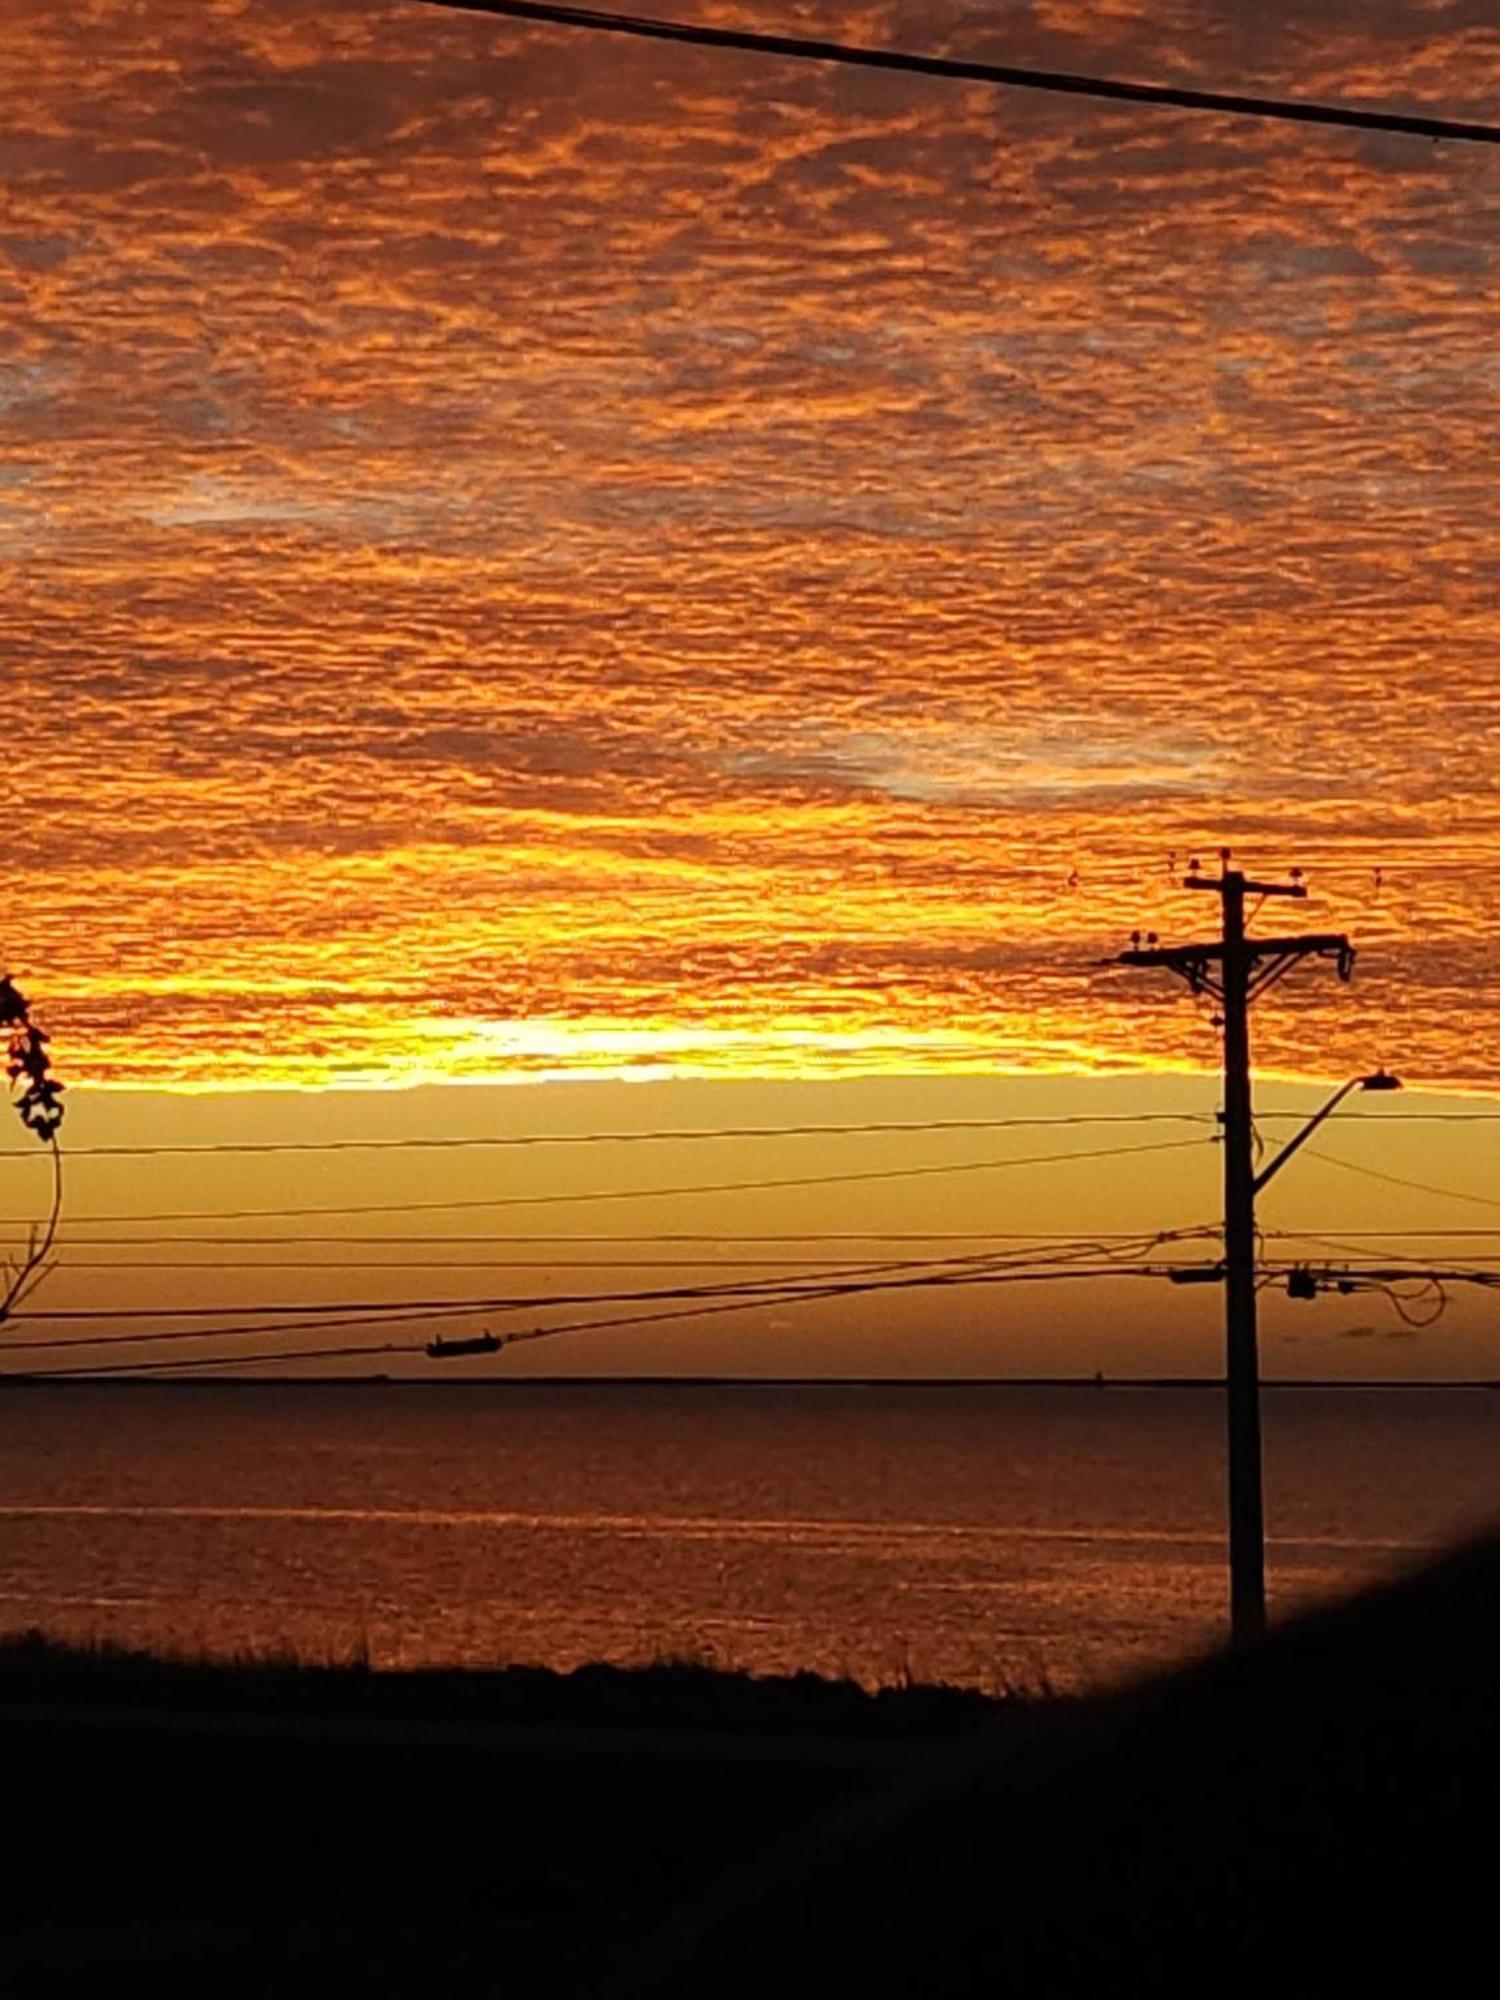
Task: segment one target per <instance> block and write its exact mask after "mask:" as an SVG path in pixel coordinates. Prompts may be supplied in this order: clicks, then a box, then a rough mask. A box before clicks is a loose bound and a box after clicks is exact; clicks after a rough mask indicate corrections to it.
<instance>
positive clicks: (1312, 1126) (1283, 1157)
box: [1250, 1069, 1402, 1194]
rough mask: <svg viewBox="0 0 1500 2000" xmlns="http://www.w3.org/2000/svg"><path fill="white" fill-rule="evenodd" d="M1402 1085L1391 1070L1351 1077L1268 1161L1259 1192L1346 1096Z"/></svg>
mask: <svg viewBox="0 0 1500 2000" xmlns="http://www.w3.org/2000/svg"><path fill="white" fill-rule="evenodd" d="M1401 1087H1402V1085H1401V1079H1400V1077H1399V1076H1392V1075H1391V1073H1390V1071H1389V1070H1388V1069H1377V1070H1372V1071H1371V1073H1370V1074H1369V1075H1368V1076H1351V1077H1350V1079H1349V1081H1348V1082H1347V1083H1345V1084H1340V1086H1339V1088H1338V1089H1337V1090H1336V1091H1335V1092H1334V1093H1333V1095H1332V1097H1330V1098H1329V1100H1328V1102H1327V1103H1326V1104H1325V1105H1324V1106H1323V1109H1322V1110H1321V1111H1315V1112H1314V1113H1313V1115H1312V1117H1311V1118H1309V1119H1308V1121H1307V1123H1306V1124H1305V1125H1304V1126H1303V1128H1302V1130H1301V1131H1300V1132H1299V1133H1298V1134H1297V1135H1296V1137H1295V1138H1293V1139H1288V1140H1287V1142H1286V1144H1285V1145H1284V1146H1283V1147H1282V1149H1281V1151H1280V1152H1279V1153H1278V1154H1277V1155H1276V1156H1275V1158H1274V1159H1272V1160H1269V1161H1267V1163H1266V1165H1265V1166H1263V1167H1262V1168H1261V1170H1260V1172H1259V1173H1258V1174H1257V1175H1256V1176H1255V1178H1254V1180H1253V1181H1252V1182H1251V1184H1250V1185H1251V1187H1252V1189H1253V1190H1254V1192H1255V1193H1256V1194H1259V1193H1260V1191H1261V1189H1262V1188H1263V1187H1264V1186H1265V1184H1266V1182H1267V1181H1268V1180H1269V1179H1270V1178H1271V1176H1272V1174H1276V1173H1280V1171H1281V1169H1282V1168H1283V1167H1284V1166H1285V1165H1286V1163H1287V1161H1288V1160H1289V1159H1290V1158H1291V1157H1292V1155H1293V1153H1296V1152H1300V1151H1301V1149H1302V1147H1304V1146H1305V1145H1306V1144H1307V1142H1308V1140H1309V1139H1310V1138H1311V1137H1312V1135H1313V1133H1314V1132H1316V1131H1317V1129H1318V1127H1319V1126H1320V1125H1321V1124H1322V1123H1323V1120H1324V1119H1325V1118H1331V1117H1332V1116H1333V1114H1334V1112H1335V1111H1337V1110H1338V1108H1339V1106H1340V1105H1341V1104H1342V1103H1343V1101H1344V1099H1345V1098H1346V1097H1348V1096H1350V1095H1351V1094H1352V1093H1353V1092H1354V1091H1356V1090H1400V1089H1401Z"/></svg>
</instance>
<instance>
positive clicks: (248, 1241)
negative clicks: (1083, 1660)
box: [63, 1229, 1500, 1249]
mask: <svg viewBox="0 0 1500 2000" xmlns="http://www.w3.org/2000/svg"><path fill="white" fill-rule="evenodd" d="M1382 1233H1383V1234H1385V1235H1389V1234H1390V1233H1391V1232H1390V1231H1389V1230H1386V1231H1383V1232H1382ZM1423 1233H1424V1234H1428V1233H1431V1232H1425V1231H1424V1232H1423ZM1461 1233H1462V1234H1464V1235H1469V1236H1472V1235H1476V1234H1479V1235H1482V1234H1484V1233H1485V1232H1484V1231H1475V1230H1465V1231H1462V1232H1461ZM1489 1233H1491V1234H1500V1231H1492V1232H1489ZM1090 1240H1091V1241H1093V1242H1096V1243H1110V1242H1120V1243H1138V1242H1139V1241H1140V1240H1141V1232H1140V1230H1138V1229H1096V1230H1093V1231H1092V1232H1091V1236H1090ZM1077 1241H1078V1238H1077V1237H1076V1236H1073V1235H1068V1234H1065V1233H1064V1232H1063V1231H1061V1230H1055V1229H1054V1230H1048V1229H803V1230H796V1229H787V1230H781V1229H772V1230H759V1231H753V1232H746V1231H738V1230H717V1229H699V1230H661V1229H657V1230H649V1229H647V1230H623V1231H619V1232H616V1233H614V1234H599V1233H595V1232H590V1233H588V1234H578V1235H574V1234H564V1233H549V1234H536V1233H523V1234H515V1233H512V1232H511V1231H510V1230H507V1231H506V1232H505V1233H504V1235H500V1234H497V1233H496V1232H495V1231H493V1230H491V1231H487V1232H486V1233H485V1234H484V1235H482V1236H472V1235H471V1236H452V1235H428V1234H426V1233H423V1234H421V1235H416V1236H400V1235H384V1234H382V1235H379V1236H358V1235H343V1234H337V1235H332V1234H323V1233H320V1232H318V1231H307V1230H286V1231H283V1232H281V1233H280V1234H278V1235H275V1236H234V1235H230V1236H216V1235H208V1234H196V1235H195V1234H190V1233H186V1232H184V1233H182V1234H177V1233H175V1232H171V1231H162V1232H154V1233H153V1234H151V1235H149V1236H139V1235H133V1236H71V1235H65V1236H64V1238H63V1242H64V1245H65V1246H67V1247H78V1248H85V1249H98V1248H103V1247H106V1246H108V1247H111V1248H126V1247H131V1248H133V1247H136V1246H139V1247H140V1248H142V1249H145V1248H147V1247H149V1246H154V1245H157V1244H199V1243H202V1244H210V1245H224V1246H229V1247H234V1248H240V1247H244V1246H247V1245H248V1246H256V1247H261V1248H265V1249H276V1248H281V1247H283V1246H285V1245H288V1244H295V1245H302V1244H309V1243H327V1244H333V1245H340V1246H343V1245H350V1244H366V1245H371V1246H385V1245H394V1244H418V1243H420V1244H430V1243H436V1244H443V1245H452V1244H458V1243H462V1244H488V1245H490V1246H492V1247H493V1246H494V1245H495V1244H537V1243H558V1244H564V1245H589V1246H594V1245H602V1244H608V1243H623V1244H631V1245H636V1246H639V1245H642V1244H648V1243H649V1244H666V1243H721V1244H722V1243H1043V1244H1052V1243H1076V1242H1077Z"/></svg>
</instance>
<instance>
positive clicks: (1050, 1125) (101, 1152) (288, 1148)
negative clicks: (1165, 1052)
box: [0, 1111, 1500, 1161]
mask: <svg viewBox="0 0 1500 2000" xmlns="http://www.w3.org/2000/svg"><path fill="white" fill-rule="evenodd" d="M1256 1116H1257V1117H1258V1118H1259V1119H1260V1121H1261V1122H1262V1123H1267V1122H1269V1121H1271V1120H1273V1119H1280V1120H1286V1119H1290V1118H1302V1117H1305V1116H1306V1113H1305V1112H1302V1111H1260V1112H1257V1114H1256ZM1214 1119H1215V1114H1214V1113H1213V1112H1212V1111H1114V1112H1068V1113H1061V1114H1058V1115H1055V1116H1051V1117H1042V1116H1037V1117H1015V1118H920V1119H894V1120H890V1121H886V1120H878V1119H874V1120H868V1121H861V1122H858V1123H853V1124H838V1125H719V1126H712V1127H708V1126H691V1127H686V1128H683V1129H681V1130H671V1129H668V1130H663V1131H650V1132H511V1133H503V1134H483V1135H478V1136H462V1137H412V1138H401V1139H243V1140H242V1139H232V1140H214V1141H205V1142H202V1143H199V1144H191V1143H188V1142H183V1143H181V1144H161V1145H141V1146H70V1147H69V1148H68V1158H69V1160H70V1161H71V1160H155V1159H169V1158H177V1159H211V1158H216V1157H219V1156H221V1155H234V1156H246V1157H250V1156H258V1155H261V1154H272V1155H280V1154H298V1153H310V1154H324V1153H446V1152H480V1151H502V1150H508V1149H512V1148H516V1147H533V1146H636V1145H691V1144H693V1143H695V1142H697V1141H700V1140H706V1139H716V1140H726V1139H739V1140H760V1139H768V1140H769V1139H835V1138H858V1137H867V1136H873V1135H876V1134H882V1135H895V1134H900V1133H907V1132H910V1133H914V1134H915V1133H934V1132H1018V1131H1043V1130H1053V1129H1066V1128H1068V1127H1070V1126H1090V1125H1211V1124H1213V1123H1214ZM1360 1123H1361V1124H1381V1123H1385V1124H1400V1125H1416V1124H1422V1125H1484V1124H1500V1111H1386V1112H1381V1111H1367V1112H1363V1113H1362V1114H1361V1115H1360ZM36 1158H38V1155H37V1153H36V1151H35V1149H34V1148H27V1147H24V1146H4V1147H0V1160H33V1159H36Z"/></svg>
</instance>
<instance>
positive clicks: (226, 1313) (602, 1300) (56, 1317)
mask: <svg viewBox="0 0 1500 2000" xmlns="http://www.w3.org/2000/svg"><path fill="white" fill-rule="evenodd" d="M1173 1234H1174V1233H1173V1232H1171V1231H1166V1232H1163V1233H1161V1234H1159V1235H1156V1236H1146V1237H1138V1238H1137V1239H1136V1242H1137V1243H1139V1244H1146V1245H1152V1246H1154V1245H1156V1244H1159V1243H1163V1242H1168V1241H1171V1240H1173ZM1069 1254H1070V1252H1069V1251H1068V1250H1063V1249H1059V1250H1056V1251H1054V1252H1053V1254H1052V1256H1051V1257H1050V1258H1048V1259H1046V1260H1042V1259H1038V1258H1034V1257H1033V1258H1028V1259H1025V1260H1021V1259H1019V1258H1017V1257H1015V1256H1012V1259H1011V1261H1013V1262H1015V1261H1026V1262H1028V1263H1033V1264H1035V1263H1040V1262H1043V1261H1045V1262H1048V1263H1057V1262H1065V1261H1067V1258H1068V1255H1069ZM1071 1254H1073V1255H1079V1254H1085V1255H1098V1254H1100V1248H1099V1246H1098V1245H1096V1244H1094V1243H1093V1242H1091V1241H1088V1240H1087V1239H1080V1240H1079V1241H1078V1242H1077V1243H1076V1244H1074V1245H1073V1246H1071ZM1105 1254H1108V1253H1105ZM1001 1261H1003V1259H1002V1256H1000V1255H990V1256H989V1257H987V1258H986V1257H985V1256H983V1255H976V1256H971V1257H950V1258H942V1259H930V1258H929V1259H900V1260H898V1261H896V1262H890V1261H886V1262H882V1263H879V1264H873V1265H872V1264H863V1265H860V1264H856V1265H854V1266H853V1267H852V1269H853V1271H855V1272H871V1271H875V1272H891V1271H909V1270H911V1269H912V1268H913V1266H914V1265H916V1266H918V1267H919V1268H922V1269H931V1268H932V1267H933V1265H934V1264H936V1265H938V1266H940V1267H941V1268H943V1269H947V1268H950V1267H951V1266H953V1265H955V1264H958V1265H965V1266H969V1265H974V1264H977V1263H983V1262H988V1263H990V1264H991V1265H993V1264H996V1263H999V1262H1001ZM803 1282H805V1283H807V1284H813V1283H815V1282H816V1280H814V1279H808V1280H806V1281H802V1280H798V1279H795V1278H793V1279H780V1278H755V1279H745V1280H743V1281H742V1282H740V1283H737V1284H736V1283H728V1282H726V1283H724V1284H718V1285H698V1286H680V1285H672V1286H666V1287H660V1288H656V1289H652V1290H647V1291H641V1292H621V1291H610V1292H579V1293H546V1292H544V1293H535V1294H514V1293H502V1294H499V1295H496V1296H492V1297H486V1298H478V1299H452V1298H438V1299H388V1300H387V1299H344V1300H339V1301H333V1300H323V1301H321V1302H319V1303H309V1302H307V1301H302V1300H298V1301H293V1302H291V1303H288V1304H285V1305H282V1304H279V1303H277V1304H273V1303H271V1302H270V1301H268V1300H260V1301H258V1302H256V1303H254V1304H250V1305H197V1306H124V1307H110V1308H109V1309H108V1310H107V1311H106V1312H102V1313H101V1311H100V1309H99V1308H98V1307H96V1306H94V1307H80V1306H74V1307H67V1308H33V1309H32V1310H30V1311H28V1312H25V1313H18V1314H16V1315H15V1316H14V1317H15V1319H16V1320H18V1321H19V1320H23V1319H24V1320H28V1321H30V1320H46V1321H49V1322H55V1321H72V1320H97V1319H101V1318H108V1319H110V1320H140V1319H149V1320H153V1321H156V1320H184V1319H238V1318H242V1317H244V1316H246V1315H250V1316H254V1315H255V1314H257V1313H275V1314H278V1315H280V1316H281V1317H283V1318H288V1319H302V1318H303V1317H305V1316H310V1315H322V1314H328V1313H371V1314H375V1313H385V1312H397V1311H403V1312H411V1313H424V1312H431V1313H440V1312H445V1311H450V1310H452V1309H454V1308H455V1307H457V1308H461V1309H463V1310H465V1311H479V1312H485V1311H488V1312H507V1311H516V1312H520V1311H535V1310H539V1309H544V1308H548V1307H555V1306H578V1305H613V1304H616V1303H619V1302H624V1301H629V1302H634V1301H635V1300H637V1299H640V1300H651V1299H680V1298H709V1297H717V1296H720V1295H721V1294H723V1293H725V1292H736V1293H743V1294H745V1295H746V1296H749V1295H751V1294H754V1293H756V1292H761V1291H774V1290H785V1289H788V1288H795V1287H796V1286H798V1285H799V1284H801V1283H803Z"/></svg>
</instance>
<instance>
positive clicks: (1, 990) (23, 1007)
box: [0, 973, 67, 1326]
mask: <svg viewBox="0 0 1500 2000" xmlns="http://www.w3.org/2000/svg"><path fill="white" fill-rule="evenodd" d="M0 1028H3V1029H4V1030H5V1031H6V1035H7V1038H8V1039H7V1049H6V1064H5V1074H6V1076H7V1078H8V1079H9V1081H10V1088H11V1101H12V1102H13V1103H14V1105H15V1107H16V1111H17V1112H18V1114H19V1116H20V1119H21V1123H22V1124H23V1125H24V1126H25V1127H26V1129H27V1130H28V1131H29V1132H34V1133H35V1134H36V1136H37V1138H38V1139H39V1140H40V1141H41V1142H42V1144H43V1145H44V1146H46V1147H48V1148H49V1150H50V1151H51V1154H52V1205H51V1209H50V1211H49V1213H48V1216H47V1219H46V1221H45V1222H44V1223H39V1224H35V1225H33V1227H32V1229H31V1230H30V1232H29V1234H28V1236H27V1241H26V1248H25V1250H24V1251H23V1252H22V1254H21V1256H20V1257H19V1258H17V1259H11V1258H7V1259H6V1260H5V1263H4V1265H3V1267H0V1326H3V1325H4V1323H5V1322H6V1320H8V1319H9V1318H10V1316H11V1314H12V1312H14V1310H15V1308H16V1307H17V1306H18V1305H20V1304H21V1303H22V1302H23V1301H24V1300H25V1299H27V1298H29V1297H30V1296H31V1294H32V1292H34V1291H35V1290H36V1288H37V1286H38V1285H39V1284H40V1283H41V1281H42V1279H43V1278H44V1277H45V1276H46V1275H47V1272H48V1270H49V1269H50V1266H49V1264H48V1262H47V1260H48V1258H49V1257H50V1256H51V1254H52V1246H53V1244H54V1243H55V1242H56V1241H57V1226H58V1223H59V1221H60V1220H61V1217H62V1201H63V1172H62V1149H61V1148H60V1147H59V1145H58V1143H57V1130H58V1127H59V1126H60V1125H61V1124H62V1120H63V1104H62V1093H63V1091H64V1090H65V1089H66V1087H67V1086H66V1085H65V1084H63V1083H61V1082H60V1081H59V1080H58V1078H57V1077H55V1076H54V1075H53V1074H52V1066H51V1059H50V1057H49V1056H48V1053H47V1048H48V1043H49V1042H50V1040H51V1037H50V1036H48V1035H47V1034H45V1033H44V1032H43V1031H42V1029H40V1028H39V1027H38V1026H37V1025H36V1023H35V1022H34V1021H33V1020H32V1018H31V1009H30V1006H29V1005H28V1003H27V1000H26V996H25V995H24V994H23V993H22V992H21V991H20V989H19V988H18V987H17V986H16V985H15V984H14V982H13V981H12V980H11V978H10V976H9V974H8V973H7V974H3V975H0Z"/></svg>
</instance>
